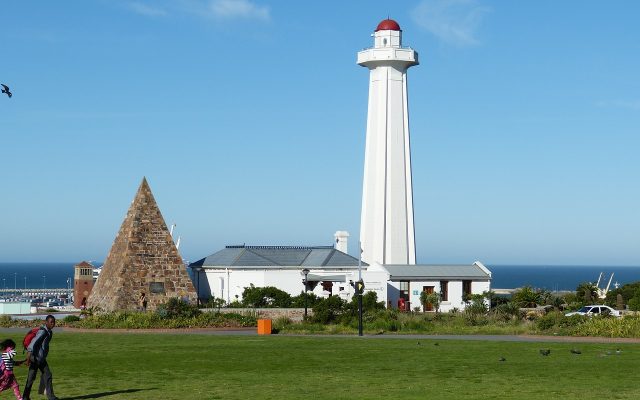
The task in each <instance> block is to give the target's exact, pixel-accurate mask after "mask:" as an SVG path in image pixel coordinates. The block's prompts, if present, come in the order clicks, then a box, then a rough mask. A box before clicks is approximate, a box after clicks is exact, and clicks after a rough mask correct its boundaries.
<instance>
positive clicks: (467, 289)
mask: <svg viewBox="0 0 640 400" xmlns="http://www.w3.org/2000/svg"><path fill="white" fill-rule="evenodd" d="M462 295H463V296H470V295H471V281H462Z"/></svg>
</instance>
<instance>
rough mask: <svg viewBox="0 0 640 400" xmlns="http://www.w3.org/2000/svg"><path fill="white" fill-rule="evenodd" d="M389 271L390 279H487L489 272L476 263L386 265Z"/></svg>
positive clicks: (489, 276) (489, 277)
mask: <svg viewBox="0 0 640 400" xmlns="http://www.w3.org/2000/svg"><path fill="white" fill-rule="evenodd" d="M384 268H386V269H387V271H389V274H390V275H391V276H390V279H391V280H392V281H394V280H400V279H419V278H427V279H445V278H446V279H470V280H474V279H476V280H487V279H491V275H489V274H487V273H486V272H485V271H484V270H483V269H482V268H480V267H479V266H478V265H476V264H470V265H384Z"/></svg>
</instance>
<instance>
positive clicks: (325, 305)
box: [311, 296, 347, 324]
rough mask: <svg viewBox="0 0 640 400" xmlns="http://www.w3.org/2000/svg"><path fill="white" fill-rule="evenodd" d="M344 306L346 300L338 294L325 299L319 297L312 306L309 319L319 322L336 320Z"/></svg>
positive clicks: (342, 312) (341, 313) (345, 305)
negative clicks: (311, 313)
mask: <svg viewBox="0 0 640 400" xmlns="http://www.w3.org/2000/svg"><path fill="white" fill-rule="evenodd" d="M346 308H347V302H346V301H344V300H342V299H341V298H340V297H338V296H329V297H327V298H326V299H320V301H318V302H317V303H316V305H315V306H314V307H313V315H312V316H311V321H313V322H317V323H321V324H328V323H331V322H337V321H338V319H339V318H340V317H341V316H342V315H343V314H344V312H345V310H346Z"/></svg>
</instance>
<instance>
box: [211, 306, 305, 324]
mask: <svg viewBox="0 0 640 400" xmlns="http://www.w3.org/2000/svg"><path fill="white" fill-rule="evenodd" d="M202 311H218V309H217V308H206V309H203V310H202ZM220 312H222V313H236V314H244V313H256V314H258V318H261V319H271V320H276V319H278V318H280V317H287V318H289V319H290V320H292V321H302V318H303V317H304V308H221V309H220ZM307 313H308V315H312V314H313V312H312V311H311V308H309V309H308V310H307Z"/></svg>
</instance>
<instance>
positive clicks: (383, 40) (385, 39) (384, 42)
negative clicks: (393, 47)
mask: <svg viewBox="0 0 640 400" xmlns="http://www.w3.org/2000/svg"><path fill="white" fill-rule="evenodd" d="M382 45H383V46H386V45H387V38H384V39H382Z"/></svg>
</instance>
